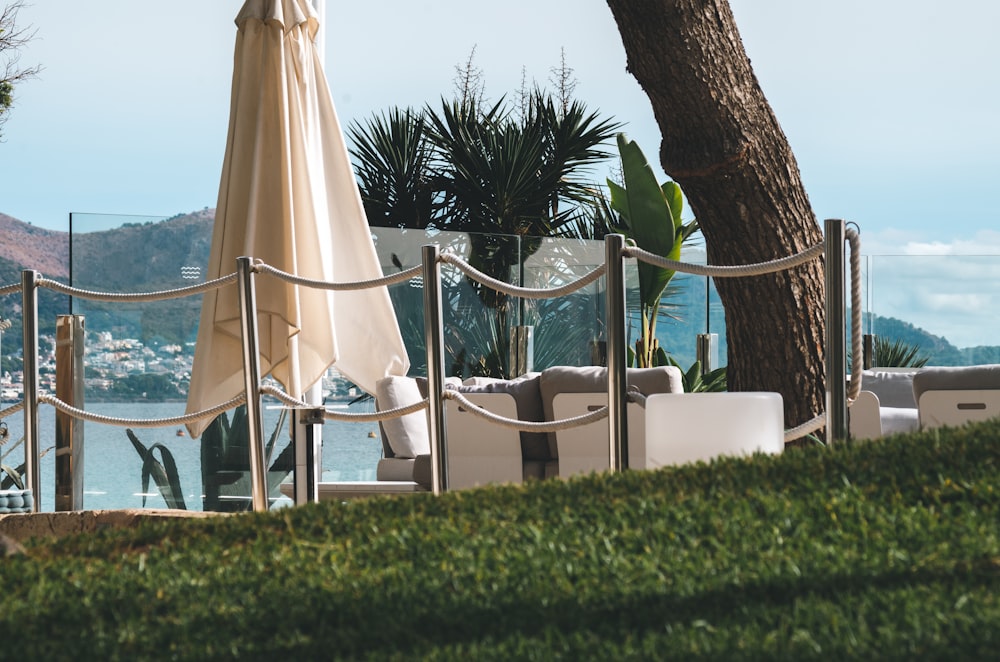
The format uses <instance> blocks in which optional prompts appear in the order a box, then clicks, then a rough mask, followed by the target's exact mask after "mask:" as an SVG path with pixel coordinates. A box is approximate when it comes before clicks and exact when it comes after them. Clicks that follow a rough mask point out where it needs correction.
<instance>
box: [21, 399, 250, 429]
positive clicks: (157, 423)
mask: <svg viewBox="0 0 1000 662" xmlns="http://www.w3.org/2000/svg"><path fill="white" fill-rule="evenodd" d="M38 401H39V402H42V403H45V404H47V405H52V406H53V407H55V408H56V409H58V410H59V411H61V412H62V413H64V414H67V415H68V416H72V417H73V418H76V419H80V420H83V421H89V422H91V423H103V424H104V425H116V426H119V427H129V428H164V427H173V426H177V425H188V424H189V423H195V422H197V421H201V420H205V419H209V418H215V417H216V416H218V415H219V414H221V413H222V412H224V411H228V410H230V409H233V408H234V407H239V406H240V405H241V404H243V403H244V402H246V401H247V397H246V394H243V393H241V394H240V395H238V396H236V397H235V398H232V399H231V400H227V401H226V402H223V403H221V404H218V405H215V406H214V407H210V408H208V409H203V410H201V411H196V412H192V413H190V414H184V415H183V416H170V417H166V418H122V417H119V416H105V415H104V414H95V413H94V412H90V411H86V410H85V409H78V408H77V407H73V406H71V405H69V404H66V403H65V402H63V401H62V400H60V399H59V398H57V397H55V396H54V395H49V394H47V393H40V394H39V395H38Z"/></svg>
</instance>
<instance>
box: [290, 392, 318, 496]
mask: <svg viewBox="0 0 1000 662" xmlns="http://www.w3.org/2000/svg"><path fill="white" fill-rule="evenodd" d="M292 416H294V417H295V425H293V426H292V443H293V444H295V472H294V478H293V488H294V494H295V499H294V500H295V505H297V506H300V505H302V504H304V503H315V502H317V501H319V482H320V477H321V474H322V471H323V421H324V420H325V419H324V417H323V408H322V407H317V408H316V409H293V410H292Z"/></svg>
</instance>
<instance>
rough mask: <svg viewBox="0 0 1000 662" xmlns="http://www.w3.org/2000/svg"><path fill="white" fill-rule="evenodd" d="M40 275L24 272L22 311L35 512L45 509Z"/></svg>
mask: <svg viewBox="0 0 1000 662" xmlns="http://www.w3.org/2000/svg"><path fill="white" fill-rule="evenodd" d="M38 278H39V273H38V272H37V271H32V270H31V269H25V270H24V271H22V272H21V314H22V331H23V343H24V344H23V348H24V349H23V353H24V356H23V359H24V365H23V369H24V382H23V383H24V487H25V488H26V489H28V490H31V499H32V502H33V507H32V509H31V510H32V512H36V513H37V512H41V510H42V493H41V492H42V490H41V472H40V466H39V457H38Z"/></svg>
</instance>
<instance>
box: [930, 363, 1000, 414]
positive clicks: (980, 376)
mask: <svg viewBox="0 0 1000 662" xmlns="http://www.w3.org/2000/svg"><path fill="white" fill-rule="evenodd" d="M994 389H1000V364H989V365H970V366H960V367H948V368H944V367H941V368H938V367H934V368H924V369H923V370H921V371H920V372H918V373H917V374H916V375H914V376H913V398H914V402H919V401H920V396H921V395H922V394H923V393H924V391H990V390H994ZM913 406H914V407H916V405H915V404H914V405H913Z"/></svg>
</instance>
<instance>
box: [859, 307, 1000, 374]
mask: <svg viewBox="0 0 1000 662" xmlns="http://www.w3.org/2000/svg"><path fill="white" fill-rule="evenodd" d="M872 328H873V329H874V331H875V334H876V335H878V336H880V337H882V338H885V339H887V340H889V341H890V342H894V341H896V340H899V341H902V342H904V343H906V344H907V345H910V346H912V347H917V348H919V350H918V351H917V357H918V358H920V357H926V358H927V359H928V362H927V363H928V365H940V366H945V365H978V364H984V363H1000V347H989V346H981V347H966V348H963V349H959V348H958V347H955V346H954V345H952V344H951V343H950V342H948V340H946V339H945V338H942V337H941V336H935V335H933V334H931V333H928V332H927V331H924V330H923V329H921V328H919V327H916V326H914V325H912V324H910V323H909V322H904V321H902V320H898V319H896V318H894V317H880V316H878V315H875V316H874V318H873V319H872Z"/></svg>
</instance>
